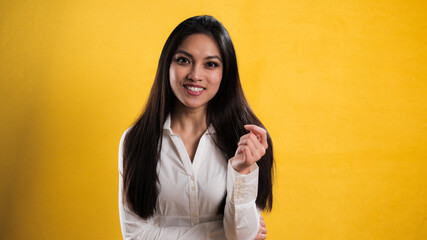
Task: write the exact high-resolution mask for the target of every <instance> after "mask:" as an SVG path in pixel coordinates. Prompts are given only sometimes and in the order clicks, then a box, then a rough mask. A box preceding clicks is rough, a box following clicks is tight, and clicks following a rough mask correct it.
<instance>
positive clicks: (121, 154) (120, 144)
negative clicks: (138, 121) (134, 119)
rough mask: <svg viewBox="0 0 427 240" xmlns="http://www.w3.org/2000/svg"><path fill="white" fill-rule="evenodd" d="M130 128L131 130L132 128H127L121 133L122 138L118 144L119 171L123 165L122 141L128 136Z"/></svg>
mask: <svg viewBox="0 0 427 240" xmlns="http://www.w3.org/2000/svg"><path fill="white" fill-rule="evenodd" d="M131 128H132V126H131V127H129V128H128V129H126V130H125V131H124V132H123V133H122V137H121V138H120V143H119V170H122V165H123V151H124V146H123V145H124V141H125V138H126V135H127V134H128V132H129V130H130V129H131Z"/></svg>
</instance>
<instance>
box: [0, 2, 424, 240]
mask: <svg viewBox="0 0 427 240" xmlns="http://www.w3.org/2000/svg"><path fill="white" fill-rule="evenodd" d="M199 14H211V15H213V16H215V17H217V18H218V19H219V20H220V21H222V22H223V23H224V25H225V26H226V27H227V28H228V30H229V32H230V34H231V37H232V39H233V41H234V44H235V46H236V50H237V56H238V62H239V67H240V73H241V77H242V83H243V85H244V90H245V93H246V95H247V97H248V99H249V102H250V104H251V106H252V107H253V109H254V111H255V112H256V113H257V114H258V115H259V117H260V118H261V119H262V120H263V121H264V122H265V125H266V126H267V128H268V130H269V132H270V133H271V136H272V137H273V141H274V144H275V157H276V163H277V169H276V172H277V178H276V180H275V187H274V192H275V198H274V201H275V204H274V209H273V212H271V213H269V214H265V218H266V222H267V227H268V231H269V233H268V236H269V237H268V239H303V240H312V239H345V240H347V239H348V240H353V239H354V240H360V239H374V240H377V239H381V240H382V239H387V240H389V239H393V240H394V239H396V240H397V239H399V240H400V239H405V240H415V239H416V240H424V239H427V178H426V175H427V162H426V161H427V137H426V134H427V4H426V1H403V0H401V1H371V0H365V1H361V0H359V1H357V0H355V1H274V0H269V1H230V0H225V1H223V0H218V1H206V2H201V1H159V2H156V1H119V0H114V1H101V0H99V1H87V0H74V1H58V0H51V1H47V0H43V1H28V0H20V1H7V0H3V1H1V2H0V93H1V95H0V109H1V114H0V124H1V125H0V126H1V127H0V129H1V130H0V157H1V162H0V164H1V165H0V196H1V198H0V214H1V215H0V234H1V235H0V238H1V239H120V238H121V233H120V226H119V217H118V206H117V205H118V203H117V190H118V172H117V150H118V144H119V139H120V136H121V134H122V132H123V131H124V130H125V129H126V128H127V127H128V126H129V125H130V124H131V122H132V121H133V120H134V119H135V118H136V117H137V115H138V114H139V112H140V111H141V109H142V107H143V106H144V103H145V100H146V99H147V94H148V91H149V88H150V86H151V84H152V82H153V78H154V74H155V70H156V65H157V61H158V57H159V56H160V51H161V48H162V46H163V44H164V42H165V40H166V38H167V36H168V35H169V34H170V32H171V31H172V30H173V28H174V27H175V26H176V25H177V24H178V23H179V22H181V21H182V20H184V19H185V18H187V17H190V16H193V15H199Z"/></svg>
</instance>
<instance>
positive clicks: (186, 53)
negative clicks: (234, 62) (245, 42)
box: [175, 50, 222, 63]
mask: <svg viewBox="0 0 427 240" xmlns="http://www.w3.org/2000/svg"><path fill="white" fill-rule="evenodd" d="M178 53H182V54H184V55H187V56H189V57H190V58H194V57H193V55H191V54H190V53H188V52H186V51H184V50H176V52H175V54H178ZM213 58H216V59H218V60H219V61H220V62H221V63H222V59H221V58H220V57H218V56H217V55H213V56H207V57H205V58H204V59H213Z"/></svg>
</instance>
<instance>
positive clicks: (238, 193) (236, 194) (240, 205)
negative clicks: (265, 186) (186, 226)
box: [224, 160, 261, 240]
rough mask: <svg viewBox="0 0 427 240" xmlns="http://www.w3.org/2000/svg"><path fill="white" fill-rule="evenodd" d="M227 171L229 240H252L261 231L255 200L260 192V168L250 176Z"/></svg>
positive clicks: (226, 208) (227, 224)
mask: <svg viewBox="0 0 427 240" xmlns="http://www.w3.org/2000/svg"><path fill="white" fill-rule="evenodd" d="M230 162H231V160H230V161H229V163H228V169H227V199H226V204H225V209H224V230H225V236H226V238H227V239H228V240H240V239H242V240H243V239H244V240H252V239H254V238H255V236H256V235H257V233H258V231H259V221H260V216H261V212H260V210H259V209H258V208H257V207H256V204H255V200H256V197H257V191H258V166H257V165H256V164H255V165H254V166H253V167H252V168H251V169H250V170H251V172H250V173H249V174H248V175H243V174H240V173H238V172H237V171H236V170H234V168H233V167H232V166H231V163H230Z"/></svg>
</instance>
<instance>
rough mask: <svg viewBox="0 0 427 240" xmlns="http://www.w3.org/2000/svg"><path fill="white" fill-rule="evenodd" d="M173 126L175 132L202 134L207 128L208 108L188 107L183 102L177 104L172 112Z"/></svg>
mask: <svg viewBox="0 0 427 240" xmlns="http://www.w3.org/2000/svg"><path fill="white" fill-rule="evenodd" d="M171 128H172V131H173V132H175V133H183V134H191V135H193V134H196V135H200V134H202V133H203V132H204V131H206V129H207V124H206V108H205V107H200V108H196V109H191V108H188V107H186V106H184V105H182V104H179V103H177V104H175V108H174V110H173V111H172V113H171Z"/></svg>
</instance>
